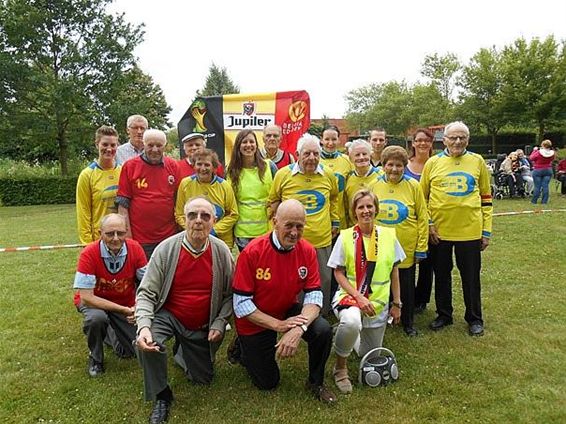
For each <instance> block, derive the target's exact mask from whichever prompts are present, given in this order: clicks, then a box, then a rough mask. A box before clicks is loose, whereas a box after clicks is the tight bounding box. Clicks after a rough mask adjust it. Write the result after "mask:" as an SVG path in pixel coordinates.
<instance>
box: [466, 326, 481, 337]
mask: <svg viewBox="0 0 566 424" xmlns="http://www.w3.org/2000/svg"><path fill="white" fill-rule="evenodd" d="M468 333H469V334H470V336H478V337H479V336H483V325H482V324H471V325H470V326H469V327H468Z"/></svg>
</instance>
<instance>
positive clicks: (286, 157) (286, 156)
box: [271, 151, 295, 169]
mask: <svg viewBox="0 0 566 424" xmlns="http://www.w3.org/2000/svg"><path fill="white" fill-rule="evenodd" d="M291 158H293V159H295V157H294V156H293V155H292V154H291V153H289V152H286V151H283V155H282V156H281V159H279V161H278V162H275V161H274V160H273V159H277V157H275V158H273V159H271V161H272V162H273V163H275V166H277V169H281V168H284V167H285V166H287V165H291V164H292V163H294V162H292V161H291Z"/></svg>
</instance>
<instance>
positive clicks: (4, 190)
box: [0, 175, 77, 206]
mask: <svg viewBox="0 0 566 424" xmlns="http://www.w3.org/2000/svg"><path fill="white" fill-rule="evenodd" d="M76 186H77V177H76V176H73V177H61V176H35V175H34V176H30V177H0V206H24V205H46V204H62V203H75V189H76Z"/></svg>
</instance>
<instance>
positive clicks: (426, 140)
mask: <svg viewBox="0 0 566 424" xmlns="http://www.w3.org/2000/svg"><path fill="white" fill-rule="evenodd" d="M412 146H413V148H414V149H415V154H417V155H419V156H420V155H428V156H430V155H431V148H432V138H430V137H429V136H428V135H426V134H425V133H424V132H418V133H416V134H415V138H414V140H413V141H412Z"/></svg>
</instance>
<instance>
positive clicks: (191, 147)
mask: <svg viewBox="0 0 566 424" xmlns="http://www.w3.org/2000/svg"><path fill="white" fill-rule="evenodd" d="M183 150H184V151H185V155H186V156H187V158H188V159H189V161H190V162H193V161H194V155H195V154H196V153H200V152H202V151H204V138H200V137H197V138H193V139H191V140H189V141H185V142H184V143H183Z"/></svg>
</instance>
